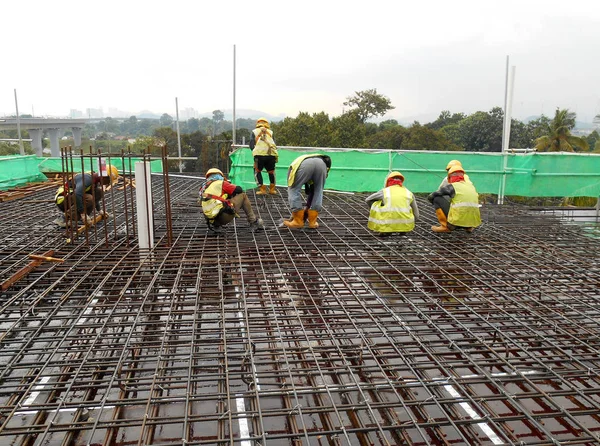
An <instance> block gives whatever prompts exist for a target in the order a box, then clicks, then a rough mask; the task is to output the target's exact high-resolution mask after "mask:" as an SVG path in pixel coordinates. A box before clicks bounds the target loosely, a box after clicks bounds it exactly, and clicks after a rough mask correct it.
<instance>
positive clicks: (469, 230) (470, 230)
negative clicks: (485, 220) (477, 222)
mask: <svg viewBox="0 0 600 446" xmlns="http://www.w3.org/2000/svg"><path fill="white" fill-rule="evenodd" d="M474 230H475V228H467V229H465V231H467V232H468V233H469V234H470V233H471V232H473V231H474Z"/></svg>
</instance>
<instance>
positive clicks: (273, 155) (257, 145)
mask: <svg viewBox="0 0 600 446" xmlns="http://www.w3.org/2000/svg"><path fill="white" fill-rule="evenodd" d="M250 150H252V156H253V157H254V177H255V178H256V185H257V186H258V191H257V192H256V195H265V194H266V193H267V186H265V185H264V184H263V177H262V171H263V169H266V170H267V173H268V174H269V183H270V185H269V194H271V195H274V194H276V193H277V190H276V189H275V164H277V161H278V160H279V155H278V153H277V146H276V145H275V140H274V139H273V131H272V130H271V128H270V126H269V121H267V120H266V119H265V118H259V119H258V120H257V121H256V128H255V129H254V130H252V138H250Z"/></svg>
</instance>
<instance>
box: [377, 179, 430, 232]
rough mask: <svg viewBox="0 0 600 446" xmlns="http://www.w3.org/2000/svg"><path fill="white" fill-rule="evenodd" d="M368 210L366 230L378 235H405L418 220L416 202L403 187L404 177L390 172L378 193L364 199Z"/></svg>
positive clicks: (410, 193) (411, 194)
mask: <svg viewBox="0 0 600 446" xmlns="http://www.w3.org/2000/svg"><path fill="white" fill-rule="evenodd" d="M366 202H367V205H368V206H369V208H370V212H369V223H368V224H367V226H368V228H369V229H370V230H372V231H375V232H376V233H378V234H379V235H390V234H393V233H401V234H406V233H407V232H410V231H412V230H413V229H414V228H415V221H416V220H418V219H419V208H418V207H417V201H416V200H415V196H414V195H413V193H412V192H411V191H409V190H408V189H407V188H406V187H404V175H402V174H401V173H400V172H391V173H390V174H389V175H388V176H387V177H386V179H385V183H384V187H383V189H381V190H380V191H379V192H375V193H374V194H371V195H369V196H368V197H367V198H366Z"/></svg>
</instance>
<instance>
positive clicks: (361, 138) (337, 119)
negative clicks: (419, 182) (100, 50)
mask: <svg viewBox="0 0 600 446" xmlns="http://www.w3.org/2000/svg"><path fill="white" fill-rule="evenodd" d="M344 106H346V107H348V109H347V110H346V111H344V113H342V114H341V115H339V116H333V117H330V116H329V115H328V114H327V113H325V112H319V113H312V114H310V113H307V112H301V113H299V114H298V115H297V116H296V117H295V118H292V117H287V118H285V119H283V120H282V121H279V122H272V124H271V127H272V129H273V131H274V134H275V141H276V143H277V144H278V145H280V146H301V147H338V148H365V149H388V150H438V151H455V150H461V151H468V152H500V151H501V150H502V128H503V119H504V113H503V110H502V109H501V108H500V107H494V108H492V109H491V110H490V111H487V112H485V111H477V112H475V113H472V114H470V115H466V114H465V113H461V112H450V111H448V110H444V111H442V112H441V113H440V115H439V116H438V118H437V119H436V120H434V121H432V122H429V123H424V124H421V123H420V122H418V121H415V122H413V123H412V124H411V125H406V126H405V125H401V124H399V123H398V121H396V120H394V119H389V120H385V121H382V122H380V123H374V122H370V120H372V119H373V118H376V117H378V116H383V115H385V114H386V113H387V112H388V111H390V110H392V109H394V106H393V105H392V104H391V101H390V100H389V99H388V98H387V97H386V96H384V95H382V94H379V93H378V92H377V90H376V89H371V90H364V91H358V92H355V94H354V95H353V96H349V97H348V98H347V100H346V101H345V102H344ZM23 117H26V116H23ZM256 118H258V116H257V117H256ZM256 118H252V119H244V118H240V119H236V141H235V142H236V144H242V143H243V142H246V143H247V142H248V141H249V138H250V136H251V131H252V129H254V126H255V119H256ZM575 118H576V115H575V113H572V112H570V111H569V110H565V109H562V110H561V109H557V110H556V112H555V115H554V117H552V118H549V117H547V116H544V115H542V116H541V117H540V118H538V119H535V120H532V121H529V122H522V121H519V120H516V119H513V120H512V124H511V134H510V147H511V148H536V149H537V150H539V151H546V150H549V151H572V152H596V153H600V135H599V134H598V131H596V130H595V131H593V132H592V133H591V134H589V135H588V136H586V137H584V138H582V137H577V136H574V135H572V134H571V131H572V130H573V129H574V127H575ZM231 127H232V123H231V121H228V120H225V119H224V113H223V112H222V111H220V110H215V111H213V116H212V118H201V119H197V118H191V119H188V120H186V121H181V122H180V123H179V128H180V133H181V151H182V156H184V157H192V158H195V159H196V160H197V161H195V162H192V161H186V162H185V163H184V165H185V170H186V171H190V172H191V171H203V170H204V168H205V166H206V165H212V164H215V163H219V166H220V167H226V163H227V154H228V151H229V147H230V146H231V143H232V130H231ZM16 133H17V132H16V130H14V131H5V132H0V138H17V134H16ZM22 133H23V134H22V137H23V138H28V134H27V132H26V131H23V132H22ZM66 135H67V136H69V133H67V134H66ZM82 139H83V140H82V147H84V148H86V149H87V148H88V147H92V150H96V149H101V150H102V151H103V152H110V153H120V151H121V150H131V151H133V152H135V153H139V152H141V151H143V150H147V149H148V148H150V150H151V151H152V152H153V153H155V154H158V153H160V150H161V149H160V147H162V146H163V145H165V144H166V145H167V147H168V148H169V155H170V156H177V154H178V141H177V132H176V123H175V120H174V118H173V117H172V116H170V115H168V114H166V113H165V114H163V115H162V116H161V117H160V118H159V119H138V118H137V117H135V116H131V117H130V118H128V119H124V120H120V119H115V118H106V119H104V120H101V121H99V122H97V123H88V124H86V126H85V128H84V129H83V132H82ZM43 143H44V146H45V147H46V146H48V145H49V141H47V140H44V141H43ZM72 144H73V141H72V140H69V139H67V140H66V141H61V146H67V145H72ZM26 151H27V152H28V153H33V151H32V150H31V147H30V145H29V144H26ZM12 153H18V145H14V144H8V143H3V142H0V155H2V154H12Z"/></svg>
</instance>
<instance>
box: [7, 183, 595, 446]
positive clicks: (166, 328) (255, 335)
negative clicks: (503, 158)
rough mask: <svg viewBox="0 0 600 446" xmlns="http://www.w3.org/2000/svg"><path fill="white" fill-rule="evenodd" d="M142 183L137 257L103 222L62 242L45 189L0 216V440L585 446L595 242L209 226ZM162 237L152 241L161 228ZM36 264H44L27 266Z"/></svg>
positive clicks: (360, 223)
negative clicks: (145, 219) (147, 196)
mask: <svg viewBox="0 0 600 446" xmlns="http://www.w3.org/2000/svg"><path fill="white" fill-rule="evenodd" d="M162 187H163V182H162V181H161V180H160V179H159V178H155V177H153V191H154V190H156V193H155V194H154V195H153V196H154V199H153V200H154V214H153V215H154V223H153V226H154V230H155V234H156V236H155V247H154V249H152V250H151V251H147V250H140V249H139V248H138V241H137V237H136V234H135V232H134V230H135V228H134V227H133V225H129V224H124V222H126V221H128V220H131V216H129V217H128V216H125V215H124V212H123V208H125V209H126V207H125V206H124V205H123V200H124V199H125V197H126V195H123V196H121V195H118V196H117V197H115V198H114V200H110V199H109V200H107V206H108V211H109V212H110V213H111V214H113V218H111V219H109V220H108V221H105V222H102V223H99V224H98V225H97V226H96V227H95V229H92V230H90V231H89V232H88V233H82V234H81V235H79V236H78V237H77V238H74V239H71V240H69V239H68V237H67V235H66V233H65V230H63V229H58V228H57V227H56V226H55V225H54V224H53V223H52V221H53V220H54V219H55V218H56V217H57V216H58V210H57V209H56V206H55V205H54V204H53V197H54V192H55V191H54V189H53V188H42V189H40V190H38V191H34V192H33V193H31V194H28V195H26V196H22V197H17V198H15V199H13V200H9V201H5V202H0V283H7V281H8V280H9V279H10V278H13V282H12V283H10V284H9V285H8V286H6V289H4V290H3V291H1V292H0V445H11V446H13V445H15V446H17V445H18V446H25V445H27V446H30V445H31V446H33V445H44V446H54V445H56V446H58V445H61V446H71V445H72V446H75V445H119V446H121V445H140V446H141V445H161V446H171V445H172V446H182V445H243V446H259V445H261V446H266V445H294V446H296V445H361V446H362V445H500V444H510V445H557V444H560V445H590V446H592V445H598V444H600V243H599V239H598V226H596V225H594V224H593V223H590V224H587V225H586V224H574V223H573V222H569V221H566V220H565V219H562V218H561V217H560V216H559V215H558V214H557V213H554V212H544V211H542V210H539V209H538V210H532V209H529V208H526V207H519V206H510V205H503V206H497V205H484V206H483V207H482V209H481V211H482V218H483V221H484V223H483V225H482V226H481V227H480V228H478V229H476V230H475V231H474V232H473V233H472V234H467V233H466V232H465V231H462V230H457V231H454V232H452V233H450V234H434V233H433V232H432V231H431V229H430V227H431V225H432V224H434V223H436V221H435V220H434V211H433V208H432V207H431V205H430V204H429V203H428V202H427V201H426V200H424V199H422V198H419V199H418V204H419V208H420V211H421V220H420V221H418V222H417V226H416V229H415V230H414V231H413V232H411V233H409V234H407V235H403V236H402V235H393V236H389V237H379V236H376V235H375V234H373V233H372V232H370V231H369V230H368V229H367V219H368V213H369V210H368V208H367V206H366V205H365V201H364V199H365V197H366V194H350V193H336V192H326V193H325V197H324V202H323V205H324V209H323V212H322V213H321V214H320V215H319V223H320V227H319V229H317V230H309V229H303V230H295V231H292V230H289V229H287V228H281V227H279V225H280V222H281V221H282V219H284V218H288V217H289V216H290V210H289V208H288V205H287V195H286V189H285V188H278V192H279V193H278V194H277V195H266V196H256V195H255V193H254V191H253V190H251V191H250V192H249V196H250V199H251V201H252V203H253V205H254V207H255V210H256V211H257V213H258V214H259V215H260V217H261V218H262V219H263V220H264V222H265V224H266V226H267V228H266V230H265V231H258V232H254V233H253V232H250V231H249V230H248V223H247V222H246V221H245V219H244V218H243V216H242V218H238V219H236V220H235V222H234V223H232V224H231V225H230V226H228V227H227V230H226V233H225V234H224V235H220V236H215V235H213V234H211V233H210V232H209V231H207V226H206V223H205V220H204V217H203V215H202V212H201V209H200V207H199V205H198V204H197V194H198V189H199V187H200V180H199V179H198V180H196V179H187V178H178V177H176V176H173V177H172V178H170V201H171V215H172V217H171V219H170V221H167V220H168V215H169V213H167V212H166V211H165V206H164V204H165V203H164V199H163V198H162V197H163V195H162V194H161V192H160V191H161V188H162ZM168 228H171V229H172V240H171V242H170V243H169V241H168V239H167V237H166V234H167V229H168ZM48 253H51V254H52V255H51V256H48V255H46V257H52V258H54V259H59V260H62V261H52V260H47V261H44V260H37V263H35V264H34V265H31V264H32V262H36V260H32V258H31V257H30V255H32V254H34V255H44V254H48ZM24 268H25V269H27V268H29V269H28V270H27V273H26V274H23V275H22V276H21V277H18V276H19V274H18V273H19V271H20V270H23V269H24Z"/></svg>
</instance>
